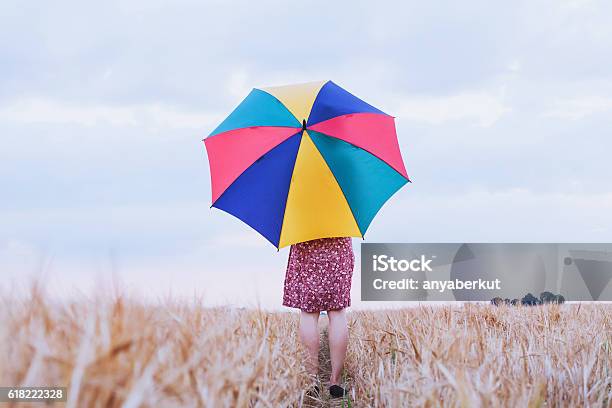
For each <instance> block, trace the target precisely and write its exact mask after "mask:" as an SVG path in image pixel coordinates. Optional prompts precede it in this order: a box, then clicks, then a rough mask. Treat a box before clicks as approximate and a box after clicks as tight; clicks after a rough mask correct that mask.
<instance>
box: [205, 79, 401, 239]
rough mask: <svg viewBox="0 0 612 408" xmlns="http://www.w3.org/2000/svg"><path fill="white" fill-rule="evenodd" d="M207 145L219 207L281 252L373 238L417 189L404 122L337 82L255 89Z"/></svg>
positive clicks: (212, 134)
mask: <svg viewBox="0 0 612 408" xmlns="http://www.w3.org/2000/svg"><path fill="white" fill-rule="evenodd" d="M204 142H205V144H206V151H207V153H208V160H209V164H210V175H211V185H212V207H215V208H218V209H220V210H223V211H225V212H228V213H229V214H232V215H234V216H235V217H237V218H239V219H240V220H242V221H244V222H245V223H246V224H248V225H250V226H251V227H252V228H254V229H255V230H256V231H258V232H259V233H260V234H261V235H263V236H264V237H265V238H266V239H267V240H268V241H270V242H271V243H272V244H273V245H274V246H275V247H277V248H282V247H285V246H288V245H291V244H294V243H297V242H304V241H309V240H312V239H317V238H328V237H363V235H364V234H365V232H366V230H367V229H368V227H369V226H370V223H371V222H372V219H373V218H374V216H375V215H376V213H377V212H378V210H379V209H380V208H381V207H382V205H383V204H384V203H385V201H387V200H388V199H389V197H391V196H392V195H393V194H394V193H395V192H396V191H397V190H399V189H400V188H401V187H402V186H403V185H404V184H406V183H407V182H408V181H410V180H409V179H408V175H407V173H406V168H405V167H404V163H403V161H402V157H401V154H400V150H399V145H398V142H397V135H396V133H395V123H394V118H393V117H392V116H389V115H387V114H385V113H384V112H382V111H380V110H378V109H376V108H375V107H373V106H372V105H369V104H367V103H366V102H364V101H362V100H361V99H359V98H357V97H356V96H354V95H352V94H351V93H349V92H347V91H345V90H344V89H342V88H341V87H339V86H338V85H336V84H335V83H333V82H332V81H323V82H312V83H307V84H298V85H290V86H281V87H273V88H262V89H253V90H252V91H251V93H250V94H249V95H248V96H247V97H246V98H245V99H244V100H243V101H242V103H240V105H238V107H237V108H236V109H235V110H234V111H233V112H232V113H231V114H230V115H229V116H228V117H227V118H226V119H225V120H224V121H223V122H222V123H221V124H220V125H219V126H218V127H217V128H216V129H215V130H214V131H213V132H212V133H211V134H210V135H209V136H208V137H207V138H206V139H204Z"/></svg>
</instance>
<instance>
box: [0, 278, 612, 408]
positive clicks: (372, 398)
mask: <svg viewBox="0 0 612 408" xmlns="http://www.w3.org/2000/svg"><path fill="white" fill-rule="evenodd" d="M349 316H350V336H351V340H350V345H349V352H348V356H347V363H346V379H347V381H348V386H349V388H350V398H349V399H348V400H345V401H336V402H334V404H335V405H333V406H343V405H344V406H353V407H368V406H373V407H403V406H440V405H442V406H466V407H467V406H469V407H478V406H482V407H488V406H504V407H527V406H529V407H531V406H533V407H537V406H551V407H556V406H563V407H565V406H610V404H611V402H610V401H612V361H611V360H612V307H610V306H609V305H582V306H570V305H562V306H557V305H549V306H544V307H532V308H529V307H499V308H496V307H492V306H487V305H465V306H463V307H462V306H453V307H448V306H438V307H418V308H409V309H404V310H396V311H379V312H365V311H360V312H352V313H350V314H349ZM0 319H1V321H2V326H1V329H0V384H1V385H11V386H17V385H21V386H28V385H29V386H35V385H64V386H68V393H69V400H68V402H67V403H66V404H65V405H66V406H71V407H179V406H188V407H192V406H193V407H199V406H203V407H243V406H244V407H248V406H253V407H284V406H306V405H307V404H305V403H304V393H303V392H302V390H304V389H306V388H308V386H309V385H310V384H312V380H311V379H310V378H309V377H308V376H307V374H306V373H305V372H304V369H303V366H302V358H301V357H302V354H301V351H299V350H300V349H299V346H298V342H297V337H296V328H297V314H295V313H268V312H264V311H257V310H237V309H222V308H216V309H210V308H205V307H203V306H202V305H201V304H200V303H199V302H197V301H194V302H191V303H180V302H172V301H165V302H159V303H156V304H146V303H142V302H139V301H136V300H134V299H130V298H126V297H122V296H106V297H104V296H100V297H99V298H96V299H90V300H82V301H75V302H72V303H69V304H66V303H54V302H52V301H51V300H49V298H47V297H46V296H45V295H44V294H42V293H41V292H40V291H39V290H38V289H36V288H34V289H33V290H32V292H31V294H30V296H29V297H28V298H27V299H26V298H15V297H13V296H10V295H7V294H5V295H3V297H2V303H1V307H0ZM324 335H325V334H323V335H322V336H324ZM323 340H324V338H323V337H322V341H323ZM325 353H326V350H325V348H322V354H323V355H322V359H323V364H322V370H323V371H325V370H326V367H328V364H326V361H325V356H324V354H325ZM329 404H330V402H329V401H327V400H325V399H324V400H323V401H319V402H316V403H314V404H312V405H314V406H329ZM62 405H63V404H57V405H56V406H62ZM21 406H27V405H26V404H22V405H21ZM31 406H41V405H40V404H32V405H31Z"/></svg>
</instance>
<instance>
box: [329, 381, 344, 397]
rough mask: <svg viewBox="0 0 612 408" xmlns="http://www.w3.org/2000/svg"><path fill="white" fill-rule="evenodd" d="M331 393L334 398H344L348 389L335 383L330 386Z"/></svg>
mask: <svg viewBox="0 0 612 408" xmlns="http://www.w3.org/2000/svg"><path fill="white" fill-rule="evenodd" d="M329 394H330V395H331V396H332V398H342V397H344V396H346V390H345V389H344V388H342V387H341V386H339V385H336V384H334V385H332V386H331V387H329Z"/></svg>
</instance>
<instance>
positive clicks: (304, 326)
mask: <svg viewBox="0 0 612 408" xmlns="http://www.w3.org/2000/svg"><path fill="white" fill-rule="evenodd" d="M354 263H355V256H354V254H353V246H352V243H351V238H348V237H346V238H322V239H316V240H313V241H308V242H302V243H299V244H295V245H293V246H292V247H291V249H290V252H289V262H288V264H287V273H286V276H285V287H284V296H283V305H284V306H288V307H295V308H298V309H300V310H301V311H302V312H301V315H300V339H301V341H302V343H303V344H304V346H305V347H306V350H307V351H308V360H307V364H306V367H307V370H308V372H309V373H310V374H312V375H314V376H316V375H317V374H318V369H319V364H318V361H319V326H318V323H319V314H320V312H321V311H322V310H325V311H327V316H328V318H329V328H328V333H329V351H330V357H331V376H330V379H329V385H330V387H329V392H330V394H331V396H332V397H334V398H339V397H343V396H344V395H345V394H346V391H345V390H344V389H343V388H342V387H341V386H340V377H341V374H342V366H343V365H344V358H345V356H346V348H347V344H348V327H347V322H346V314H345V311H344V309H345V308H346V307H348V306H350V305H351V278H352V276H353V266H354ZM315 390H318V387H315Z"/></svg>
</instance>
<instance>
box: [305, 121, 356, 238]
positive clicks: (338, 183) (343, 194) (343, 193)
mask: <svg viewBox="0 0 612 408" xmlns="http://www.w3.org/2000/svg"><path fill="white" fill-rule="evenodd" d="M319 133H320V132H319ZM308 137H310V136H308ZM311 140H312V138H311ZM312 144H313V145H314V147H315V149H317V152H319V154H320V155H321V158H322V159H323V161H324V162H325V165H326V166H327V168H328V169H329V172H330V173H331V175H332V176H333V177H334V180H336V184H337V185H338V188H340V191H341V192H342V196H343V197H344V200H345V201H346V205H347V206H348V208H349V210H351V215H352V216H353V220H355V224H356V225H357V229H358V230H359V233H360V234H361V239H364V232H361V228H359V223H358V222H357V217H356V216H355V212H354V211H353V207H351V204H350V203H349V200H348V197H347V196H346V193H345V192H344V189H343V188H342V184H340V182H339V181H338V178H337V177H336V175H335V174H334V172H333V170H332V169H331V167H330V165H329V162H328V161H327V159H326V158H325V156H324V155H323V152H321V150H319V147H318V146H317V144H316V143H314V141H313V143H312Z"/></svg>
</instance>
